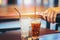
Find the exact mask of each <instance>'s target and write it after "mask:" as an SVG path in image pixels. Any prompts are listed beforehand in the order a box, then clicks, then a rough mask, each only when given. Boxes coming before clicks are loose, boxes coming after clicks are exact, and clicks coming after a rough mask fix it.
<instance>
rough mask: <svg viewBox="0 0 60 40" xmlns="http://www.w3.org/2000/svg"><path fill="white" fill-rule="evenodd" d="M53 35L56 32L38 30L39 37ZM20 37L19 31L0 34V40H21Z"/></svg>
mask: <svg viewBox="0 0 60 40" xmlns="http://www.w3.org/2000/svg"><path fill="white" fill-rule="evenodd" d="M53 33H57V32H56V31H54V30H49V29H41V30H40V36H42V35H45V34H53ZM20 37H21V34H20V30H14V31H7V32H5V33H3V34H0V40H21V38H20Z"/></svg>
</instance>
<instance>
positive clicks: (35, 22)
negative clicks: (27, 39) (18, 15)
mask: <svg viewBox="0 0 60 40" xmlns="http://www.w3.org/2000/svg"><path fill="white" fill-rule="evenodd" d="M32 23H34V24H37V23H40V22H37V21H33V22H32Z"/></svg>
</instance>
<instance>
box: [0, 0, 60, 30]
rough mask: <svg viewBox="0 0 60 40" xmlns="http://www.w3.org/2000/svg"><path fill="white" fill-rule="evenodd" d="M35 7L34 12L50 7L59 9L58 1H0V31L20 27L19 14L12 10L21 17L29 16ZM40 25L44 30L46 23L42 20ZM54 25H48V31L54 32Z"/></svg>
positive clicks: (59, 1)
mask: <svg viewBox="0 0 60 40" xmlns="http://www.w3.org/2000/svg"><path fill="white" fill-rule="evenodd" d="M35 1H36V2H35ZM35 7H36V12H44V11H45V10H46V9H48V8H51V7H60V0H0V29H3V28H17V27H20V25H19V14H18V13H17V12H16V10H15V9H14V8H17V9H18V10H19V11H20V13H21V14H22V15H23V16H24V14H26V15H27V14H29V15H30V16H31V14H34V12H35ZM26 15H25V16H26ZM29 15H27V16H29ZM41 23H42V25H41V27H42V28H46V24H47V22H46V21H44V20H42V21H41ZM55 24H56V23H54V24H52V23H50V29H53V30H55V26H56V25H55ZM52 26H54V27H52Z"/></svg>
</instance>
